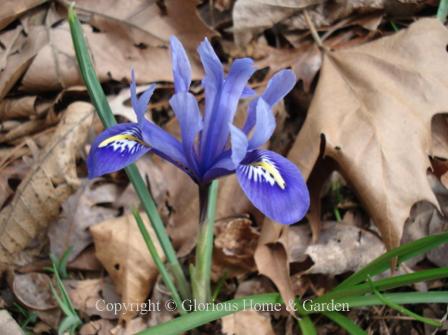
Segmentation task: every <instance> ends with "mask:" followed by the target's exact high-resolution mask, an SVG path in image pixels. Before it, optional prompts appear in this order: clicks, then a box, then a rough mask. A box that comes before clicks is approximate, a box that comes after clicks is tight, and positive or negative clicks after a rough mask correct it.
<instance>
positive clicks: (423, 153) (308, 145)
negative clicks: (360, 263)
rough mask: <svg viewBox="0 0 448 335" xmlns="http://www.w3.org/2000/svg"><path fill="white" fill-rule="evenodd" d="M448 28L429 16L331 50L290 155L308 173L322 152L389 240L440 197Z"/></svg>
mask: <svg viewBox="0 0 448 335" xmlns="http://www.w3.org/2000/svg"><path fill="white" fill-rule="evenodd" d="M447 44H448V31H447V30H446V29H445V27H444V26H443V25H442V24H440V22H438V21H437V20H435V19H423V20H419V21H417V22H416V23H414V24H412V25H411V26H410V27H409V28H408V29H406V30H402V31H400V32H398V33H396V34H394V35H392V36H389V37H384V38H381V39H379V40H376V41H374V42H370V43H367V44H364V45H361V46H357V47H354V48H351V49H344V50H339V51H335V52H327V53H326V54H325V56H324V60H323V66H322V72H321V77H320V80H319V83H318V86H317V88H316V94H315V96H314V99H313V101H312V103H311V106H310V110H309V112H308V116H307V119H306V121H305V124H304V126H303V128H302V130H301V132H300V134H299V136H298V138H297V140H296V142H295V144H294V146H293V148H292V150H291V153H290V155H289V158H290V159H292V160H293V161H294V162H295V163H297V164H298V165H299V167H300V168H301V170H302V172H303V173H304V175H305V176H306V177H308V176H309V175H310V173H311V170H312V169H313V167H314V166H315V163H316V161H317V159H318V157H319V152H320V142H321V141H320V138H321V134H323V135H324V138H325V145H324V155H327V156H330V157H331V158H333V159H334V160H335V161H336V162H337V163H338V165H339V169H340V170H341V172H342V174H343V175H344V177H345V178H346V180H348V181H349V182H350V183H351V184H352V185H353V187H354V188H355V189H356V191H357V192H358V194H359V197H360V200H361V201H362V202H363V203H364V205H365V207H366V209H367V210H368V212H369V214H370V215H371V217H372V218H373V220H374V222H375V224H376V225H377V226H378V228H379V230H380V232H381V234H382V237H383V240H384V242H385V243H386V245H387V247H389V248H392V247H395V246H397V245H398V244H399V242H400V238H401V235H402V231H403V225H404V222H405V220H406V218H407V217H408V216H409V212H410V209H411V207H412V205H413V204H414V203H416V202H418V201H422V200H427V201H429V202H431V203H433V204H437V200H436V198H435V196H434V194H433V192H432V190H431V187H430V185H429V184H428V181H427V178H426V171H427V169H428V168H429V167H430V161H429V158H428V156H429V155H430V154H431V120H432V118H433V116H434V115H435V114H437V113H442V112H446V111H448V95H447V94H446V92H447V91H448V79H447V78H448V69H447V67H446V64H447V61H448V54H447V51H446V46H447Z"/></svg>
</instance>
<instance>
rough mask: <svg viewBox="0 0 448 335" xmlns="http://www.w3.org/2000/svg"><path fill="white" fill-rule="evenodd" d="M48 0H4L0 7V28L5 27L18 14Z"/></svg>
mask: <svg viewBox="0 0 448 335" xmlns="http://www.w3.org/2000/svg"><path fill="white" fill-rule="evenodd" d="M47 1H48V0H5V1H3V2H2V6H1V7H0V29H3V28H4V27H6V26H7V25H8V24H9V23H11V22H12V21H14V20H15V19H16V18H17V17H18V16H19V15H21V14H23V13H24V12H26V11H27V10H30V9H31V8H34V7H36V6H39V5H41V4H43V3H45V2H47Z"/></svg>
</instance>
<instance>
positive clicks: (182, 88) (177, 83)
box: [170, 36, 191, 93]
mask: <svg viewBox="0 0 448 335" xmlns="http://www.w3.org/2000/svg"><path fill="white" fill-rule="evenodd" d="M170 45H171V61H172V63H173V77H174V90H175V92H176V93H179V92H187V91H188V89H189V88H190V84H191V65H190V62H189V61H188V57H187V53H186V52H185V49H184V47H183V46H182V43H180V41H179V40H178V39H177V38H176V37H174V36H171V38H170Z"/></svg>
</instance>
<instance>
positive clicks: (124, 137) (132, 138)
mask: <svg viewBox="0 0 448 335" xmlns="http://www.w3.org/2000/svg"><path fill="white" fill-rule="evenodd" d="M119 140H127V141H134V142H137V143H140V144H141V145H144V146H148V145H147V144H146V143H145V142H143V141H142V140H141V139H139V138H138V137H135V136H134V135H130V134H118V135H115V136H111V137H109V138H106V139H105V140H104V141H103V142H101V143H100V144H99V145H98V148H104V147H105V146H107V145H108V144H110V143H112V142H115V141H119Z"/></svg>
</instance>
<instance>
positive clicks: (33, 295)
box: [12, 272, 58, 311]
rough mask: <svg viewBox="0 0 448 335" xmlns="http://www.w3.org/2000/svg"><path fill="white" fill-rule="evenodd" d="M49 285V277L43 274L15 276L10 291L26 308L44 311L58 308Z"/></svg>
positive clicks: (32, 273)
mask: <svg viewBox="0 0 448 335" xmlns="http://www.w3.org/2000/svg"><path fill="white" fill-rule="evenodd" d="M50 284H51V279H50V277H49V276H48V275H46V274H44V273H38V272H31V273H25V274H15V275H14V281H13V284H12V290H13V292H14V295H15V296H16V298H17V299H18V300H19V301H20V302H21V303H22V304H23V305H25V306H26V307H28V308H31V309H34V310H38V311H45V310H49V309H53V308H56V307H57V306H58V305H57V302H56V300H55V299H54V297H53V294H52V292H51V289H50Z"/></svg>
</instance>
